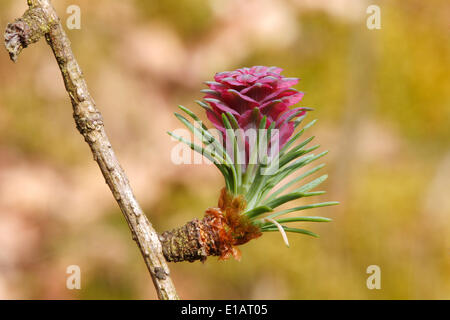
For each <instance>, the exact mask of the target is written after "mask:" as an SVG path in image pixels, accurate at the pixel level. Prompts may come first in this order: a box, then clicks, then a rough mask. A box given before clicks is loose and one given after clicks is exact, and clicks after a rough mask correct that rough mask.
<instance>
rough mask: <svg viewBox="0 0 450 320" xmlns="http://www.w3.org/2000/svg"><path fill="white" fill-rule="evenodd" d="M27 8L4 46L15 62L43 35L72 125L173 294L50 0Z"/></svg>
mask: <svg viewBox="0 0 450 320" xmlns="http://www.w3.org/2000/svg"><path fill="white" fill-rule="evenodd" d="M28 5H29V9H28V10H27V11H26V12H25V13H24V15H23V16H22V17H21V18H19V19H16V20H15V21H14V22H13V23H10V24H9V25H8V27H7V29H6V31H5V45H6V49H7V50H8V52H9V54H10V57H11V59H12V60H13V61H16V60H17V58H18V55H19V54H20V52H21V51H22V49H23V48H26V47H27V46H28V45H30V44H31V43H34V42H37V41H38V40H39V39H40V38H41V37H42V36H45V39H46V40H47V43H48V44H49V45H50V47H51V48H52V50H53V53H54V56H55V58H56V61H57V63H58V66H59V68H60V70H61V74H62V77H63V79H64V84H65V87H66V91H67V93H68V95H69V97H70V100H71V102H72V107H73V116H74V119H75V122H76V127H77V129H78V130H79V132H80V133H81V134H82V135H83V137H84V139H85V141H86V142H87V143H88V145H89V147H90V149H91V151H92V154H93V156H94V160H95V161H96V162H97V163H98V165H99V167H100V170H101V172H102V174H103V176H104V178H105V181H106V183H107V184H108V186H109V188H110V189H111V192H112V194H113V196H114V198H115V199H116V201H117V203H118V204H119V207H120V209H121V211H122V213H123V215H124V216H125V219H126V221H127V223H128V225H129V227H130V230H131V233H132V238H133V239H134V240H135V241H136V243H137V245H138V246H139V249H140V251H141V253H142V256H143V257H144V260H145V263H146V265H147V268H148V270H149V272H150V275H151V277H152V280H153V283H154V285H155V288H156V290H157V293H158V297H159V298H160V299H178V296H177V293H176V291H175V287H174V285H173V283H172V280H171V278H170V276H169V268H168V266H167V263H166V260H165V258H164V255H163V253H162V247H161V243H160V241H159V238H158V234H157V233H156V231H155V230H154V229H153V227H152V225H151V223H150V222H149V220H148V219H147V217H146V216H145V214H144V212H143V211H142V209H141V207H140V206H139V204H138V202H137V200H136V198H135V196H134V195H133V191H132V189H131V186H130V183H129V182H128V178H127V176H126V175H125V172H124V171H123V169H122V168H121V166H120V164H119V161H118V160H117V158H116V155H115V153H114V151H113V149H112V146H111V143H110V142H109V139H108V137H107V135H106V132H105V128H104V125H103V119H102V116H101V114H100V112H99V110H98V109H97V107H96V105H95V102H94V100H93V99H92V97H91V95H90V93H89V91H88V87H87V85H86V82H85V80H84V77H83V74H82V71H81V69H80V66H79V65H78V63H77V61H76V60H75V57H74V55H73V52H72V49H71V46H70V42H69V39H68V38H67V35H66V34H65V32H64V30H63V27H62V25H61V22H60V19H59V18H58V16H57V14H56V11H55V9H54V8H53V6H52V5H51V3H50V1H49V0H28Z"/></svg>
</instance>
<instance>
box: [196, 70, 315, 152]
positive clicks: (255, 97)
mask: <svg viewBox="0 0 450 320" xmlns="http://www.w3.org/2000/svg"><path fill="white" fill-rule="evenodd" d="M281 71H282V69H281V68H277V67H264V66H254V67H251V68H242V69H237V70H235V71H225V72H220V73H217V74H216V75H215V76H214V80H215V81H207V82H206V84H207V85H208V87H209V89H206V90H202V92H204V93H206V95H205V97H204V100H205V101H206V102H207V103H208V104H209V105H210V106H211V108H210V109H209V110H207V111H206V112H207V116H208V119H209V120H210V121H211V122H212V123H213V124H214V126H215V127H216V128H217V129H219V130H220V131H221V132H222V133H224V132H225V128H224V125H223V122H222V114H224V113H227V112H229V113H231V114H232V115H233V116H234V117H235V118H236V120H237V123H238V125H239V128H240V129H243V130H247V129H249V128H258V126H259V123H260V121H261V119H262V117H263V116H266V118H267V121H266V128H269V126H270V125H271V124H272V123H275V125H274V128H275V129H278V130H279V143H278V144H279V146H280V148H281V147H283V145H284V144H285V143H286V142H287V141H288V140H289V138H290V137H291V136H292V134H293V132H294V129H295V127H294V122H293V121H292V120H293V119H294V118H295V117H299V116H302V115H304V114H305V113H306V111H307V110H308V108H304V107H297V108H290V107H291V106H293V105H295V104H296V103H298V102H299V101H300V100H301V99H302V97H303V93H302V92H299V91H297V90H296V89H294V88H292V86H294V85H296V84H297V83H298V81H299V79H297V78H286V77H283V76H282V75H281V74H280V73H281Z"/></svg>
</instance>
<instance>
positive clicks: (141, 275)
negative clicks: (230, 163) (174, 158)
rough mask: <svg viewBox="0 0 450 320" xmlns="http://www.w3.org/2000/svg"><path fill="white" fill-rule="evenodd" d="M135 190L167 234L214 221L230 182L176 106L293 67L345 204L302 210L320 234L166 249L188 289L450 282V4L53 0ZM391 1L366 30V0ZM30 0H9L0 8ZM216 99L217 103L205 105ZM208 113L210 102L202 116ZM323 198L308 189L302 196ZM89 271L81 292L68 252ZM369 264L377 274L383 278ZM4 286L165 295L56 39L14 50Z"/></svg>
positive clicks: (426, 288)
mask: <svg viewBox="0 0 450 320" xmlns="http://www.w3.org/2000/svg"><path fill="white" fill-rule="evenodd" d="M53 2H54V5H55V7H56V9H57V11H58V13H59V15H60V17H61V19H62V21H63V22H64V25H65V22H66V20H67V18H68V17H69V16H70V15H69V14H67V13H66V9H67V7H68V6H69V5H71V4H76V5H78V6H79V7H80V8H81V29H80V30H67V28H66V31H67V33H68V36H69V38H70V39H71V42H72V49H73V51H74V53H75V56H76V57H77V59H78V62H79V64H80V65H81V67H82V69H83V71H84V74H85V76H86V79H87V82H88V85H89V88H90V91H91V94H92V95H93V97H94V98H95V100H96V103H97V105H98V107H99V109H100V110H101V112H102V113H103V117H104V120H105V124H106V130H107V132H108V134H109V136H110V139H111V142H112V144H113V146H114V148H115V150H116V153H117V155H118V158H119V160H120V161H121V163H122V166H123V168H124V169H125V171H126V173H127V174H128V176H129V179H130V181H131V184H132V186H133V188H134V191H135V194H136V196H137V198H138V200H139V202H140V203H141V205H142V206H143V208H144V211H145V212H146V214H147V216H148V217H149V219H150V221H151V222H152V223H153V225H154V227H155V228H156V229H157V230H158V231H160V232H162V231H164V230H167V229H171V228H174V227H177V226H181V225H182V224H184V223H185V222H187V221H188V220H191V219H193V218H195V217H197V218H200V217H202V216H203V212H204V210H205V209H206V208H207V207H210V206H215V205H216V202H217V198H218V195H219V191H220V189H221V188H222V186H223V181H222V179H221V176H220V173H219V172H218V170H217V169H215V168H214V167H213V166H210V165H175V164H173V163H172V162H171V161H170V154H171V150H172V148H173V146H175V145H176V143H175V142H173V141H171V139H170V137H169V136H168V135H167V134H166V131H168V130H173V129H176V128H180V127H181V126H180V124H179V123H178V122H177V120H176V118H175V117H174V116H173V112H174V111H175V109H176V106H177V105H178V104H182V105H185V106H187V107H189V108H191V109H192V110H194V111H196V112H197V113H198V114H202V110H201V108H200V107H198V106H196V104H195V103H194V100H195V99H199V98H201V97H202V94H201V93H200V92H199V90H200V89H202V88H205V86H204V85H203V84H202V82H203V81H205V80H211V79H212V77H213V75H214V74H215V73H216V72H219V71H224V70H232V69H235V68H239V67H245V66H253V65H268V66H272V65H275V66H278V67H281V68H283V69H284V72H283V74H284V75H285V76H288V77H299V78H301V79H302V80H301V81H300V83H299V84H298V85H297V86H296V88H297V89H299V90H301V91H303V92H305V93H306V94H305V97H304V99H303V101H302V102H301V105H303V106H308V107H312V108H314V109H315V111H313V112H311V113H310V114H309V116H308V118H309V119H310V120H312V119H314V118H317V119H319V121H318V122H317V124H316V125H315V126H314V127H313V128H311V131H309V134H312V135H315V136H316V142H318V143H320V144H321V145H322V147H321V149H320V150H325V149H328V150H329V151H330V153H329V155H327V156H326V157H325V158H324V161H325V162H326V163H327V167H326V168H325V169H324V170H326V171H327V173H329V179H328V181H327V182H326V183H325V185H324V186H322V187H321V190H327V191H328V193H327V194H326V195H323V196H321V197H320V199H319V198H316V199H312V201H314V200H315V201H331V200H337V201H340V202H341V204H340V205H339V206H334V207H328V208H321V209H313V210H311V211H309V212H306V213H305V214H308V215H322V216H326V217H330V218H332V219H333V220H334V221H333V222H331V223H327V224H317V223H316V224H311V225H307V226H305V227H308V229H310V230H312V231H315V232H317V233H319V234H320V235H321V238H320V239H314V238H310V237H307V236H303V235H295V234H289V239H290V242H291V247H290V248H286V246H285V245H284V244H283V241H282V239H281V236H280V234H279V233H275V232H273V233H267V234H264V236H263V237H261V238H259V239H257V240H255V241H251V242H250V243H248V244H246V245H245V246H242V247H241V251H242V260H241V261H240V262H237V261H233V260H229V261H225V262H224V261H217V259H216V258H209V259H208V260H207V261H206V262H205V263H204V264H202V263H199V262H197V263H179V264H170V268H171V273H172V278H173V280H174V282H175V285H176V287H177V289H178V291H179V294H180V295H181V297H182V298H184V299H437V298H445V299H449V298H450V197H449V196H448V193H449V191H450V183H449V181H450V148H449V147H450V121H449V120H450V74H449V66H450V41H449V40H450V32H449V30H450V29H449V21H450V3H449V2H448V1H444V0H442V1H438V0H436V1H421V0H410V1H363V0H361V1H351V0H285V1H281V0H245V1H244V0H164V1H156V0H152V1H143V0H141V1H138V0H135V1H132V0H128V1H119V0H99V1H87V0H70V1H62V0H60V1H53ZM370 4H377V5H378V6H379V7H380V9H381V29H379V30H369V29H368V28H367V26H366V19H367V18H368V17H369V15H370V14H367V13H366V9H367V7H368V6H369V5H370ZM25 9H26V1H25V0H23V1H16V0H14V1H12V0H3V1H1V2H0V25H1V28H2V30H3V29H4V28H5V27H6V25H7V23H8V22H10V21H12V20H14V18H16V17H19V16H21V15H22V13H23V12H24V11H25ZM202 116H203V114H202ZM203 118H204V119H205V117H203ZM301 203H308V201H304V200H302V201H298V204H299V205H300V204H301ZM69 265H78V266H80V268H81V290H68V289H67V288H66V279H67V276H68V275H67V274H66V268H67V267H68V266H69ZM369 265H378V266H379V267H380V268H381V289H380V290H369V289H368V288H367V286H366V280H367V278H368V277H369V274H367V273H366V269H367V267H368V266H369ZM0 298H2V299H35V298H39V299H50V298H56V299H62V298H63V299H93V298H97V299H110V298H114V299H155V298H156V294H155V290H154V287H153V285H152V282H151V279H150V276H149V275H148V273H147V270H146V267H145V264H144V262H143V260H142V257H141V255H140V252H139V250H138V248H137V246H136V245H135V243H134V242H133V241H132V239H131V235H130V232H129V230H128V227H127V224H126V223H125V220H124V218H123V216H122V214H121V212H120V210H119V208H118V206H117V204H116V203H115V201H114V199H113V197H112V195H111V194H110V191H109V189H108V188H107V186H106V184H105V183H104V179H103V177H102V176H101V173H100V171H99V169H98V167H97V165H96V163H95V162H94V161H93V159H92V155H91V153H90V150H89V148H88V146H87V145H86V144H85V142H84V141H83V139H82V137H81V136H80V135H79V133H78V132H77V131H76V128H75V125H74V121H73V119H72V110H71V105H70V102H69V99H68V97H67V94H66V92H65V90H64V86H63V81H62V79H61V76H60V73H59V70H58V68H57V65H56V62H55V60H54V57H53V55H52V53H51V50H50V48H49V47H48V46H47V45H46V43H45V41H40V42H39V43H37V44H34V45H32V46H31V47H30V48H28V49H26V50H24V51H23V53H22V55H21V56H20V58H19V60H18V62H17V63H16V64H13V63H12V62H11V61H10V60H9V58H8V55H7V53H6V50H4V48H3V46H2V49H1V50H0Z"/></svg>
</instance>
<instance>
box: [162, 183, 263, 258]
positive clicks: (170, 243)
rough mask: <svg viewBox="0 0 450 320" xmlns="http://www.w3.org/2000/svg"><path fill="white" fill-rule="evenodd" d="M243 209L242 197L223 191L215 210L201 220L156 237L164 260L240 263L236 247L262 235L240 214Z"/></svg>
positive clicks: (208, 211)
mask: <svg viewBox="0 0 450 320" xmlns="http://www.w3.org/2000/svg"><path fill="white" fill-rule="evenodd" d="M245 206H246V203H245V200H244V199H243V197H242V196H238V197H233V196H232V195H230V194H229V193H228V192H227V191H226V189H225V188H224V189H222V192H221V195H220V198H219V203H218V207H217V208H208V209H207V210H206V212H205V216H204V217H203V219H202V220H198V219H194V220H191V221H189V222H188V223H186V224H185V225H183V226H182V227H179V228H176V229H173V230H169V231H166V232H164V233H162V234H161V235H160V236H159V239H160V241H161V245H162V249H163V254H164V257H165V258H166V260H167V261H169V262H181V261H190V262H193V261H196V260H200V261H202V262H203V261H205V260H206V258H207V257H208V256H218V257H219V259H227V258H229V257H231V256H232V257H234V258H235V259H237V260H239V259H240V257H241V253H240V250H239V249H238V248H237V246H239V245H242V244H244V243H247V242H248V241H250V240H251V239H255V238H258V237H260V236H261V235H262V233H261V230H260V229H259V227H258V226H256V225H254V224H252V223H251V221H250V220H249V219H248V218H247V216H245V215H243V214H242V212H243V210H244V209H245Z"/></svg>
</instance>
